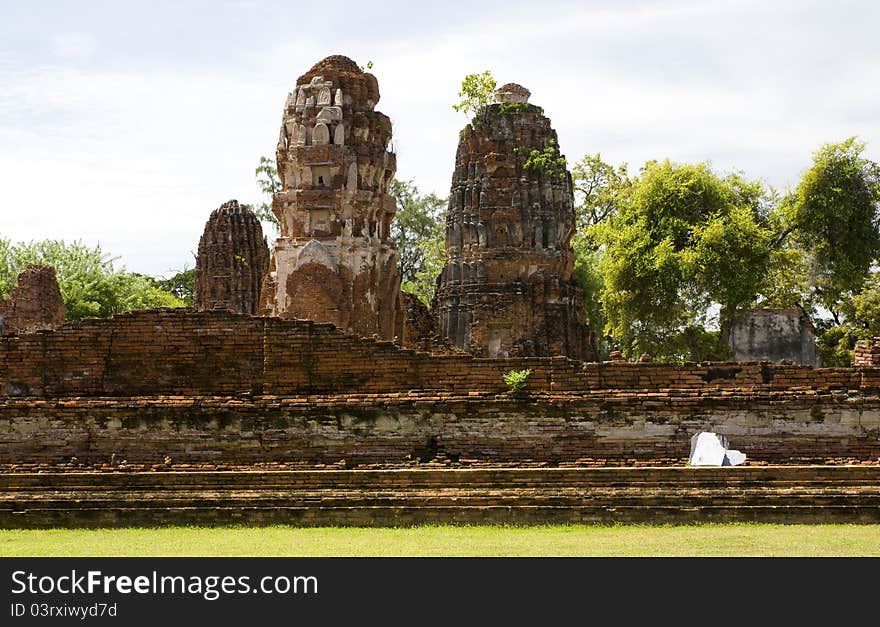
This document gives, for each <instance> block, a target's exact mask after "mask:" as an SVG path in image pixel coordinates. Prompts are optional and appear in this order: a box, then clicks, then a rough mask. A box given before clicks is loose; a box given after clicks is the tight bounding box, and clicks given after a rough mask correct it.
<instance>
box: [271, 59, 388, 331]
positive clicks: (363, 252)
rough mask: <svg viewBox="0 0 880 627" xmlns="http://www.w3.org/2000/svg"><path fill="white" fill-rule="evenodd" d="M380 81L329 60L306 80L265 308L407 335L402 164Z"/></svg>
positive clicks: (284, 148)
mask: <svg viewBox="0 0 880 627" xmlns="http://www.w3.org/2000/svg"><path fill="white" fill-rule="evenodd" d="M378 101H379V85H378V82H377V81H376V77H375V76H373V75H372V74H369V73H365V72H363V71H362V70H361V69H359V68H358V66H357V64H356V63H355V62H354V61H352V60H351V59H349V58H347V57H344V56H331V57H327V58H326V59H324V60H323V61H320V62H319V63H317V64H316V65H315V66H314V67H313V68H312V69H311V70H309V71H308V72H306V73H305V74H303V75H302V76H300V77H299V79H298V80H297V82H296V88H295V89H294V90H293V91H292V92H291V93H290V94H289V95H288V97H287V103H286V104H285V106H284V115H283V120H282V126H281V136H280V138H279V141H278V151H277V164H278V176H279V178H280V179H281V184H282V191H281V192H279V193H278V194H276V195H275V197H274V200H273V206H272V210H273V211H274V212H275V215H276V216H278V219H279V221H280V222H281V236H280V237H279V238H278V240H277V241H276V243H275V256H274V260H273V267H272V268H271V269H270V273H269V275H268V277H267V280H266V283H265V285H264V289H263V300H262V312H263V313H264V314H266V315H275V316H280V317H282V318H303V319H309V320H314V321H316V322H330V323H332V324H334V325H336V326H337V327H339V328H340V329H344V330H347V331H351V332H354V333H357V334H359V335H361V336H372V335H378V336H379V337H380V338H382V339H385V340H391V339H394V338H395V337H400V336H401V335H402V323H403V316H402V312H401V301H400V278H399V276H398V274H397V258H398V255H397V250H396V249H395V247H394V244H393V243H392V242H391V240H390V235H391V221H392V219H393V218H394V214H395V213H396V211H397V207H396V204H395V201H394V197H393V196H391V195H389V194H388V185H389V183H390V182H391V179H392V178H393V177H394V173H395V170H396V167H397V162H396V159H395V156H394V153H393V152H391V151H390V150H389V149H388V145H389V142H390V141H391V121H390V120H389V119H388V117H387V116H386V115H384V114H382V113H379V112H378V111H374V107H375V106H376V103H377V102H378Z"/></svg>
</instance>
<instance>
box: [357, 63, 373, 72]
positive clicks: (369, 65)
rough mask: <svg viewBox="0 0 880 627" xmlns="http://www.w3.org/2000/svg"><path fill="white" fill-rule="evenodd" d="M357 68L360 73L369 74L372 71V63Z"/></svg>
mask: <svg viewBox="0 0 880 627" xmlns="http://www.w3.org/2000/svg"><path fill="white" fill-rule="evenodd" d="M358 67H359V68H360V70H361V72H369V71H370V70H372V69H373V62H372V61H367V64H366V65H359V66H358Z"/></svg>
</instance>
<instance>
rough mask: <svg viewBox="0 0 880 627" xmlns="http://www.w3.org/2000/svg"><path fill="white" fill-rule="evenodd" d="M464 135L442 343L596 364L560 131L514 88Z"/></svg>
mask: <svg viewBox="0 0 880 627" xmlns="http://www.w3.org/2000/svg"><path fill="white" fill-rule="evenodd" d="M495 96H496V99H497V101H498V103H497V104H491V105H488V106H486V107H484V108H483V109H482V110H481V111H480V113H478V115H477V116H476V117H475V118H474V121H473V123H472V124H470V125H468V126H467V127H465V128H464V130H463V131H462V132H461V136H460V142H459V145H458V151H457V153H456V156H455V172H454V174H453V176H452V187H451V189H450V197H449V210H448V214H447V217H446V263H445V266H444V268H443V271H442V273H441V275H440V277H439V279H438V289H437V292H436V296H435V298H434V302H433V309H434V311H435V313H436V315H437V316H438V318H439V327H440V331H441V333H442V334H443V335H445V336H447V337H449V338H451V339H452V340H453V341H454V342H455V344H456V345H457V346H460V347H463V348H465V350H467V351H469V352H471V353H473V354H475V355H486V356H490V357H496V356H497V357H504V356H514V355H538V356H542V355H548V356H552V355H565V356H568V357H572V358H575V359H583V360H594V359H595V358H596V352H595V348H594V342H593V336H592V334H591V332H590V331H589V330H588V329H587V328H586V326H585V324H584V320H585V314H584V308H583V302H582V292H581V290H580V288H579V287H578V286H577V285H576V284H575V283H574V281H572V278H571V277H572V270H573V264H574V252H573V251H572V249H571V245H570V241H571V237H572V234H573V233H574V228H575V221H574V198H573V194H572V183H571V175H570V173H569V172H568V170H567V169H565V166H564V164H561V163H560V162H559V161H554V163H553V164H551V167H549V168H541V167H537V166H532V167H529V166H531V165H532V162H530V161H529V158H530V156H531V154H532V151H545V150H549V151H550V152H552V153H554V155H555V157H556V158H559V157H560V156H559V154H558V143H557V137H556V131H554V130H553V129H552V128H551V126H550V120H548V119H547V118H546V117H544V115H543V111H542V109H541V108H540V107H537V106H534V105H530V104H528V97H529V91H528V90H527V89H525V88H524V87H521V86H519V85H515V84H507V85H504V86H503V87H501V88H500V89H499V90H498V91H496V93H495Z"/></svg>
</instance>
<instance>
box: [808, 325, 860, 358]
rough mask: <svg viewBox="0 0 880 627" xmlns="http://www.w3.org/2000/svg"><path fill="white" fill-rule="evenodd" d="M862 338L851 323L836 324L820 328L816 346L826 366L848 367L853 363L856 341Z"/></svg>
mask: <svg viewBox="0 0 880 627" xmlns="http://www.w3.org/2000/svg"><path fill="white" fill-rule="evenodd" d="M860 339H862V337H861V336H860V334H859V333H858V331H857V330H856V329H854V328H852V327H851V326H849V325H845V324H842V325H835V326H832V327H830V328H827V329H819V333H818V337H817V339H816V348H817V349H818V351H819V357H820V358H821V359H822V365H823V366H824V367H826V368H847V367H850V366H852V365H853V361H854V359H855V356H854V349H855V346H856V342H857V341H858V340H860Z"/></svg>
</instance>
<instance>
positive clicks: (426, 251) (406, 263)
mask: <svg viewBox="0 0 880 627" xmlns="http://www.w3.org/2000/svg"><path fill="white" fill-rule="evenodd" d="M389 191H390V193H391V195H392V196H394V198H395V199H396V200H397V215H396V216H395V218H394V221H393V222H392V223H391V240H392V241H393V242H394V245H395V246H396V247H397V253H398V255H399V259H398V262H397V270H398V273H399V274H400V277H401V289H403V291H405V292H410V293H412V294H415V295H416V296H418V297H419V298H420V299H421V300H422V301H423V302H424V303H425V304H428V303H430V301H431V297H432V296H433V294H434V281H435V279H436V277H437V275H439V274H440V270H442V268H443V259H444V253H445V249H444V224H443V210H444V208H445V206H446V199H445V198H439V197H438V196H436V195H435V194H433V193H432V194H422V193H420V192H419V188H418V187H417V186H416V185H415V183H413V181H399V180H397V179H394V180H393V181H391V186H390V190H389Z"/></svg>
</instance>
